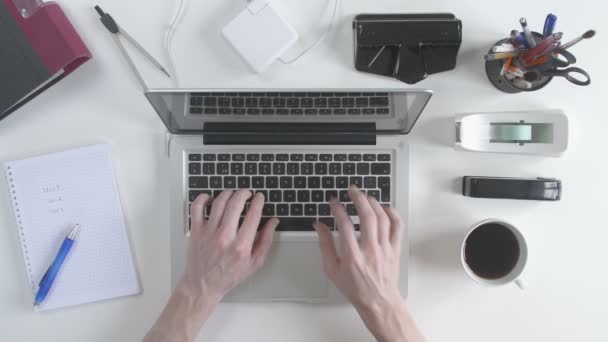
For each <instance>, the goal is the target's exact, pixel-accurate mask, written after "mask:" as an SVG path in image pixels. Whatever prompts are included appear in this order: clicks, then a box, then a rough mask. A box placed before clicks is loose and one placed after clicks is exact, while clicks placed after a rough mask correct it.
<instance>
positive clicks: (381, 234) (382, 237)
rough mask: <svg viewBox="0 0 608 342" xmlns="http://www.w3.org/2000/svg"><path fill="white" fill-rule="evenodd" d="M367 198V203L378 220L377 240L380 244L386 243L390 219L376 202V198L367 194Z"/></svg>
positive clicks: (389, 231)
mask: <svg viewBox="0 0 608 342" xmlns="http://www.w3.org/2000/svg"><path fill="white" fill-rule="evenodd" d="M368 200H369V204H370V205H371V206H372V209H373V210H374V212H375V213H376V221H377V222H378V241H379V242H380V244H387V243H389V241H390V240H389V239H390V233H391V221H390V219H389V218H388V215H387V214H386V211H385V210H384V208H383V207H382V205H380V203H378V200H377V199H375V198H374V197H372V196H369V197H368Z"/></svg>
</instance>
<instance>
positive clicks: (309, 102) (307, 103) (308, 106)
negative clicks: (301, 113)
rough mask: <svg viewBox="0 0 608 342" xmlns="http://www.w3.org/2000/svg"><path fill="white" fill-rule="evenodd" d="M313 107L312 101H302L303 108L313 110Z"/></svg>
mask: <svg viewBox="0 0 608 342" xmlns="http://www.w3.org/2000/svg"><path fill="white" fill-rule="evenodd" d="M312 106H313V101H312V99H309V98H306V99H302V108H311V107H312Z"/></svg>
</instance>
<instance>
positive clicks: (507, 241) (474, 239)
mask: <svg viewBox="0 0 608 342" xmlns="http://www.w3.org/2000/svg"><path fill="white" fill-rule="evenodd" d="M464 255H465V261H466V263H467V265H469V267H470V268H471V270H472V271H473V272H474V273H475V274H476V275H477V276H478V277H480V278H485V279H499V278H502V277H504V276H506V275H507V274H509V273H510V272H511V271H512V270H513V268H515V265H517V261H518V260H519V243H518V241H517V237H516V236H515V234H513V232H512V231H511V230H510V229H508V228H507V227H505V226H503V225H501V224H498V223H487V224H484V225H481V226H479V227H478V228H477V229H475V230H474V231H473V232H472V233H471V234H470V235H469V237H468V238H467V240H466V243H465V247H464Z"/></svg>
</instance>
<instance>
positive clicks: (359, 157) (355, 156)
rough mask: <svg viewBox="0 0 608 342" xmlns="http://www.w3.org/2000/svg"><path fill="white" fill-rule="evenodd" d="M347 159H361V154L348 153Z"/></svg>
mask: <svg viewBox="0 0 608 342" xmlns="http://www.w3.org/2000/svg"><path fill="white" fill-rule="evenodd" d="M348 160H349V161H361V155H360V154H349V155H348Z"/></svg>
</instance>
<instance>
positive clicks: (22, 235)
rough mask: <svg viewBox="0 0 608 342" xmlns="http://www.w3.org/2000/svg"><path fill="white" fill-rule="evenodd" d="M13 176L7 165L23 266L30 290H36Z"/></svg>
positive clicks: (10, 194) (7, 175) (7, 176)
mask: <svg viewBox="0 0 608 342" xmlns="http://www.w3.org/2000/svg"><path fill="white" fill-rule="evenodd" d="M13 177H14V176H13V169H12V167H11V166H10V165H7V166H6V178H7V180H8V188H9V196H10V198H11V202H12V203H13V209H14V211H15V220H16V221H17V228H18V229H19V240H21V247H22V250H23V257H24V260H25V267H26V268H27V272H28V275H29V276H30V277H29V279H30V283H31V285H32V291H36V286H35V284H34V278H33V277H32V265H31V264H30V256H29V253H28V250H27V244H26V242H25V233H24V232H23V222H22V220H21V210H20V209H19V202H18V200H17V190H16V189H15V182H14V178H13Z"/></svg>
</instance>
